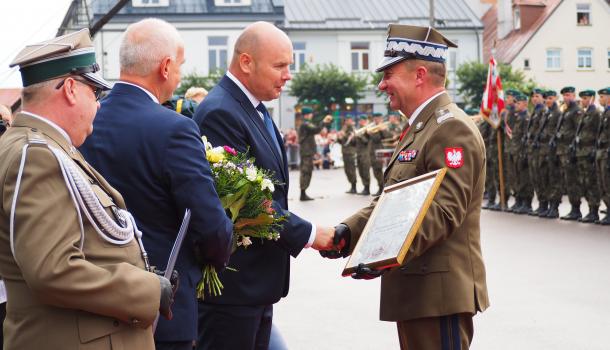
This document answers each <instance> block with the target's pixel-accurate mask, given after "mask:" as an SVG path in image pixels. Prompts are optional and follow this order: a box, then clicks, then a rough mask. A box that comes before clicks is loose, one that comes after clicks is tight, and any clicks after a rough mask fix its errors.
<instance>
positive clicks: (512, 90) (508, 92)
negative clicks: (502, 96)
mask: <svg viewBox="0 0 610 350" xmlns="http://www.w3.org/2000/svg"><path fill="white" fill-rule="evenodd" d="M506 94H507V95H508V96H512V97H515V96H517V95H518V94H519V91H517V90H515V89H508V90H506Z"/></svg>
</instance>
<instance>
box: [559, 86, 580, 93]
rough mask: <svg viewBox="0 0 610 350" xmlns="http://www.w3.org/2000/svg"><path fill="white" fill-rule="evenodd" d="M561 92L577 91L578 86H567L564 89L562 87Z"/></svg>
mask: <svg viewBox="0 0 610 350" xmlns="http://www.w3.org/2000/svg"><path fill="white" fill-rule="evenodd" d="M559 92H560V93H561V94H565V93H567V92H576V88H575V87H573V86H566V87H564V88H563V89H561V91H559Z"/></svg>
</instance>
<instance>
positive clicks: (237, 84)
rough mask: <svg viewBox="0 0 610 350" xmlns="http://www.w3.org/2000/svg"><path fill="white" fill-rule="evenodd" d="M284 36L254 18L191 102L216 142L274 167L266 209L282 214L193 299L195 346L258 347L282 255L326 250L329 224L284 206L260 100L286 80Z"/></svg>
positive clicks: (275, 144) (262, 345) (281, 176)
mask: <svg viewBox="0 0 610 350" xmlns="http://www.w3.org/2000/svg"><path fill="white" fill-rule="evenodd" d="M291 63H292V43H291V42H290V39H288V37H287V36H286V34H285V33H284V32H282V31H280V30H279V29H277V28H276V27H275V26H273V25H272V24H270V23H266V22H256V23H254V24H251V25H250V26H248V27H247V28H246V29H245V30H244V31H243V32H242V33H241V35H240V36H239V38H238V40H237V42H236V44H235V49H234V52H233V58H232V61H231V65H230V67H229V71H228V72H227V74H226V75H225V76H224V77H223V78H222V80H221V81H220V82H219V83H218V85H216V87H214V89H212V91H210V93H209V94H208V96H207V97H206V98H205V100H203V102H202V103H201V104H200V105H199V107H198V108H197V112H196V113H195V117H194V120H195V121H196V122H197V123H198V124H199V127H200V129H201V133H202V135H205V136H207V138H208V140H209V141H210V142H211V143H212V144H213V145H217V146H221V145H228V146H231V147H234V148H235V149H237V150H238V151H241V152H249V155H250V156H252V157H254V158H255V164H256V166H258V167H260V168H264V169H267V170H269V171H270V172H272V173H273V174H274V180H275V181H276V183H277V185H276V186H275V192H274V193H273V200H274V203H273V204H274V208H275V209H276V210H278V211H279V212H280V213H283V214H285V215H288V218H287V220H286V221H285V222H284V223H283V226H282V227H281V229H280V239H279V240H278V241H260V240H254V241H253V244H252V246H249V247H248V249H247V250H246V249H242V248H238V249H237V250H236V251H235V253H234V254H233V255H232V256H231V259H230V261H229V266H231V267H232V268H235V269H236V270H237V272H233V271H227V272H223V273H221V274H220V280H221V281H222V283H223V284H224V287H225V288H224V290H223V291H222V295H220V296H211V295H206V296H205V300H204V301H203V302H200V304H199V327H200V332H199V341H200V342H199V346H198V349H214V350H218V349H247V350H249V349H261V350H263V349H264V350H266V349H267V347H268V343H269V333H270V330H271V322H272V317H273V304H274V303H276V302H277V301H279V300H280V298H282V297H284V296H286V295H287V294H288V284H289V273H290V256H293V257H296V256H297V255H298V254H299V253H300V252H301V251H302V250H303V248H308V247H313V248H315V249H328V248H331V246H332V238H333V237H334V229H332V228H320V227H316V226H315V225H313V224H311V223H310V222H308V221H306V220H303V219H301V218H300V217H299V216H298V215H295V214H294V213H290V212H289V211H288V165H287V164H288V163H287V160H286V152H285V150H284V145H283V142H281V140H282V139H281V137H280V134H279V132H278V130H277V128H276V126H275V124H274V123H273V120H272V119H271V117H270V115H269V112H268V111H267V108H266V107H265V105H264V104H263V101H271V100H274V99H277V98H278V97H279V96H280V93H281V92H282V88H283V87H284V85H285V84H286V82H287V81H288V80H290V78H291V75H290V70H289V66H290V64H291Z"/></svg>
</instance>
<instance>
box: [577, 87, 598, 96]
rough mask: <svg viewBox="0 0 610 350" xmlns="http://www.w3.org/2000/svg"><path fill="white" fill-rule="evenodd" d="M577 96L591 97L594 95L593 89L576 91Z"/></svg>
mask: <svg viewBox="0 0 610 350" xmlns="http://www.w3.org/2000/svg"><path fill="white" fill-rule="evenodd" d="M578 96H580V97H584V96H589V97H593V96H595V90H590V89H589V90H583V91H581V92H579V93H578Z"/></svg>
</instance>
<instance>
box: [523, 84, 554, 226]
mask: <svg viewBox="0 0 610 350" xmlns="http://www.w3.org/2000/svg"><path fill="white" fill-rule="evenodd" d="M542 94H543V91H542V89H539V88H536V89H534V90H533V91H532V104H533V105H534V110H533V111H532V114H531V115H530V120H529V121H528V123H527V134H526V137H525V140H526V141H525V142H526V145H527V164H528V167H527V170H528V172H529V178H530V181H531V186H532V188H533V190H534V193H535V194H536V197H537V198H538V209H536V210H530V211H528V214H529V215H533V216H538V215H540V213H541V212H543V213H544V214H545V215H546V212H547V211H548V205H549V202H548V198H547V196H546V193H545V191H542V190H541V186H542V185H543V184H542V180H541V175H540V172H541V164H540V157H539V155H540V148H539V146H540V144H539V142H537V141H536V138H537V136H538V135H539V132H540V130H541V127H542V124H543V116H544V114H545V113H546V108H545V105H544V97H543V96H542Z"/></svg>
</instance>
